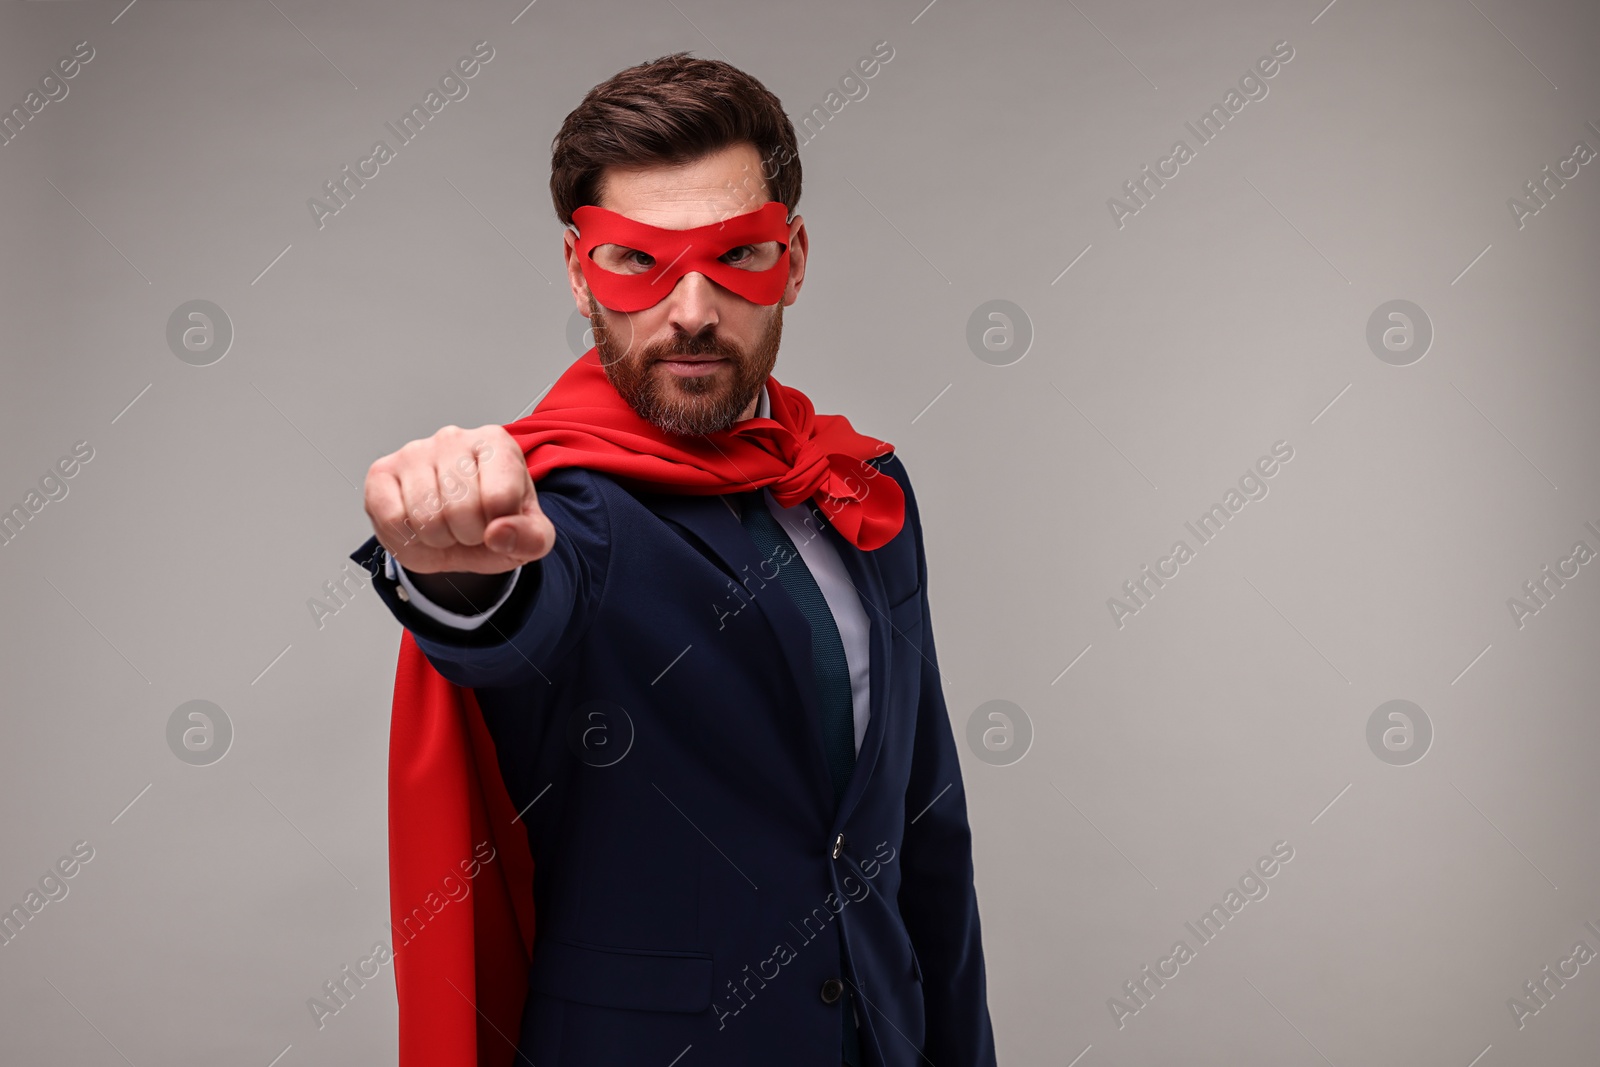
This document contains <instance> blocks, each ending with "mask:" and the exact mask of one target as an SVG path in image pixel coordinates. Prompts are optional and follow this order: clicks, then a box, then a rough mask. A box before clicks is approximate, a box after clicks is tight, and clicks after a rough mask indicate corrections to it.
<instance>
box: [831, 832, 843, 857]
mask: <svg viewBox="0 0 1600 1067" xmlns="http://www.w3.org/2000/svg"><path fill="white" fill-rule="evenodd" d="M842 852H844V835H843V834H840V835H839V836H838V837H836V838H834V840H833V858H834V859H838V858H839V855H840V854H841V853H842Z"/></svg>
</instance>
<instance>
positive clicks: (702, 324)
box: [667, 270, 721, 337]
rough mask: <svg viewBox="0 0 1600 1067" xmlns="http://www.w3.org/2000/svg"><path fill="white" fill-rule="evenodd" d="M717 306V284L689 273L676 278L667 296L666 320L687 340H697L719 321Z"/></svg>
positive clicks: (693, 272)
mask: <svg viewBox="0 0 1600 1067" xmlns="http://www.w3.org/2000/svg"><path fill="white" fill-rule="evenodd" d="M717 303H718V294H717V284H716V283H715V282H713V281H712V280H711V279H710V278H707V277H706V276H705V275H704V274H701V273H700V272H699V271H697V270H696V271H690V272H689V273H688V274H685V275H684V276H683V277H682V278H679V279H678V284H677V285H676V286H674V287H673V289H672V292H671V293H670V294H668V296H667V321H668V323H669V324H670V325H672V326H674V327H677V328H678V329H680V330H682V331H683V332H684V333H686V334H688V335H689V336H690V337H697V336H699V335H700V334H701V333H703V332H704V331H705V330H706V328H707V327H710V326H715V325H717V323H718V322H719V321H720V318H721V316H720V315H719V314H718V313H717Z"/></svg>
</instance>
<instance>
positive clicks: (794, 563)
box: [739, 489, 861, 1067]
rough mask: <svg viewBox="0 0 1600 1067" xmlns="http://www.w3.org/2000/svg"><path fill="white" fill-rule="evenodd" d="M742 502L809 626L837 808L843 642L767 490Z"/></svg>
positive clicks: (846, 683) (841, 772)
mask: <svg viewBox="0 0 1600 1067" xmlns="http://www.w3.org/2000/svg"><path fill="white" fill-rule="evenodd" d="M739 497H740V499H739V503H740V506H741V508H742V509H743V510H742V512H741V515H740V521H741V522H742V523H743V524H744V528H745V529H746V530H748V531H749V533H750V539H751V540H752V541H754V542H755V544H756V548H757V549H759V550H760V551H761V558H762V559H763V560H770V561H771V563H770V565H769V566H767V567H766V568H764V569H763V576H764V575H765V572H766V571H770V570H771V569H772V568H773V567H777V568H778V583H779V584H780V585H781V586H783V589H784V591H785V592H787V593H788V594H789V599H791V600H793V601H794V603H795V606H796V607H797V608H799V609H800V612H801V614H803V615H804V616H805V617H806V622H808V623H810V624H811V669H812V671H813V673H815V674H816V676H817V697H818V699H820V700H821V701H822V742H823V748H824V750H825V751H826V753H827V757H828V774H829V775H830V776H831V777H832V779H833V803H834V807H835V808H837V807H838V805H839V798H840V797H841V796H843V795H844V787H845V786H846V785H847V784H848V783H849V781H850V772H851V771H852V770H853V769H854V768H855V763H856V725H855V701H854V699H853V697H852V694H851V691H850V665H849V663H848V662H847V661H846V659H845V655H844V640H843V638H841V637H840V636H839V626H838V623H836V622H835V621H834V618H833V611H832V609H830V608H829V607H828V601H827V598H825V597H824V596H823V595H822V589H821V588H820V587H819V586H818V585H817V580H816V578H815V577H814V576H813V575H812V573H811V569H810V568H809V567H807V566H806V564H805V560H803V559H801V558H800V550H799V549H798V548H796V547H795V544H794V541H793V540H791V539H790V537H789V535H788V533H787V532H785V530H784V528H783V526H782V524H780V523H779V522H778V520H777V519H776V518H774V517H773V514H772V512H771V511H770V510H769V509H768V508H767V502H766V498H765V494H764V490H760V489H757V490H755V491H753V492H749V493H741V494H740V495H739ZM780 561H783V562H781V563H780ZM842 936H843V935H842V934H841V937H842ZM853 1000H854V998H853V997H852V996H851V994H850V993H849V991H848V990H847V991H846V992H845V995H844V997H843V998H842V999H841V1002H840V1006H841V1007H842V1008H843V1009H844V1035H843V1041H844V1045H843V1055H844V1062H845V1063H846V1064H848V1065H849V1067H857V1065H858V1064H860V1062H861V1038H860V1035H859V1034H858V1033H857V1032H856V1022H855V1010H854V1008H853V1007H852V1001H853Z"/></svg>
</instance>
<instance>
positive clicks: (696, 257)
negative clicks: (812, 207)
mask: <svg viewBox="0 0 1600 1067" xmlns="http://www.w3.org/2000/svg"><path fill="white" fill-rule="evenodd" d="M788 215H789V209H788V208H786V207H784V205H783V204H782V203H780V202H778V201H776V200H772V201H768V202H767V203H765V204H762V205H761V206H760V207H759V208H757V209H756V210H754V211H747V212H745V213H744V214H743V215H734V216H733V217H732V218H728V219H723V220H722V221H721V222H713V223H711V224H710V225H709V226H696V227H695V228H693V229H689V230H665V229H662V228H661V227H659V226H651V225H648V224H647V223H643V222H640V221H638V220H637V219H630V218H628V217H627V216H626V215H619V214H617V213H616V212H615V211H610V210H607V209H606V208H603V207H596V206H594V205H592V204H586V205H584V206H583V207H580V208H578V209H577V210H575V211H574V212H573V213H572V219H573V221H574V222H575V223H576V224H577V226H578V240H577V246H576V247H577V250H578V255H579V256H580V257H582V258H581V259H580V260H579V263H580V265H581V266H582V268H583V277H584V280H585V281H587V282H588V283H589V290H590V292H592V293H593V294H594V298H595V299H596V300H597V301H599V302H600V303H601V304H602V305H604V306H605V307H608V308H614V309H615V310H617V311H643V310H644V309H645V308H648V307H654V306H655V305H656V304H658V303H660V302H661V298H662V297H664V296H666V295H667V294H668V293H670V292H672V289H673V287H674V286H676V285H677V284H678V279H679V278H682V277H683V276H684V275H685V274H688V273H690V272H691V271H699V272H700V273H701V274H704V275H705V276H706V277H707V278H710V279H711V280H712V281H714V282H716V283H717V284H718V285H720V286H722V287H723V288H724V289H727V290H730V291H731V292H734V293H737V294H738V295H739V296H742V297H744V298H745V299H746V300H748V301H750V302H751V303H753V304H762V305H769V306H770V305H772V304H776V303H777V302H778V301H779V300H781V299H782V298H783V290H784V288H785V286H787V285H788V282H789V223H788ZM766 241H776V242H777V243H778V245H779V247H780V248H782V250H783V251H782V253H781V254H780V255H779V256H778V261H777V262H776V263H775V264H773V265H772V266H771V267H768V268H767V269H765V270H752V269H751V268H749V267H740V266H737V265H735V264H732V263H724V262H723V261H722V258H721V257H723V256H725V255H727V254H728V253H729V252H730V251H732V250H733V249H735V248H739V247H740V246H742V245H759V244H762V243H763V242H766ZM608 244H615V245H621V246H622V247H624V248H627V249H632V250H635V251H639V252H643V253H645V254H646V255H648V256H650V257H652V258H653V259H654V260H655V263H654V265H652V266H650V267H648V268H646V269H644V270H641V271H639V272H638V273H637V274H619V273H617V272H616V271H610V270H606V269H605V268H604V267H602V266H600V264H598V263H596V262H595V261H594V259H593V255H594V250H595V249H596V248H599V247H600V246H602V245H608Z"/></svg>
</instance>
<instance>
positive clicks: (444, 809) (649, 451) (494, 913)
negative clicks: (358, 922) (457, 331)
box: [389, 348, 905, 1067]
mask: <svg viewBox="0 0 1600 1067" xmlns="http://www.w3.org/2000/svg"><path fill="white" fill-rule="evenodd" d="M767 395H768V399H769V401H770V406H771V417H770V418H764V419H747V420H745V421H744V422H741V423H739V424H738V425H737V426H736V427H735V428H732V429H728V430H724V431H722V432H721V433H716V434H710V435H707V436H705V437H680V436H676V435H671V434H666V433H663V432H662V431H660V430H658V429H657V428H656V427H655V426H654V425H652V424H651V423H649V422H648V421H646V420H645V419H643V418H641V417H640V416H639V415H638V414H636V413H635V412H634V411H633V409H632V408H630V407H629V406H628V405H627V403H626V402H625V401H624V400H623V399H622V397H621V396H620V395H619V394H618V393H617V391H616V389H614V388H613V387H612V385H611V383H610V381H609V380H608V379H607V378H606V376H605V371H604V369H603V368H602V367H601V365H600V362H599V356H598V354H597V352H596V350H595V349H593V348H591V349H590V350H589V351H588V352H586V353H584V354H583V355H582V356H580V357H579V358H578V359H577V360H575V361H574V362H573V363H572V365H571V366H569V367H568V368H567V370H566V371H565V372H564V373H563V374H562V375H561V377H560V378H558V379H557V380H556V383H555V385H554V386H553V387H552V388H551V390H550V393H549V395H548V396H546V397H545V398H544V400H542V401H541V402H540V403H539V404H538V405H537V406H536V407H535V408H534V409H533V411H532V412H531V413H530V414H529V415H528V416H526V417H525V418H522V419H519V420H517V421H516V422H513V423H510V424H509V425H507V426H506V427H505V428H506V430H507V431H508V432H509V433H510V434H511V435H512V437H513V438H514V439H515V440H516V441H517V443H518V445H520V446H521V448H522V450H523V454H524V457H525V458H526V459H527V463H528V472H529V474H530V475H531V476H532V478H533V480H534V481H535V483H537V482H538V480H539V479H540V478H541V477H543V476H544V474H545V473H546V472H548V471H551V470H554V469H555V468H557V467H587V468H589V469H592V470H598V471H603V472H605V473H607V474H610V475H612V476H613V477H615V478H616V479H617V480H618V481H619V482H621V483H623V484H625V485H628V486H631V487H636V488H639V489H645V490H650V491H655V492H675V493H688V494H691V495H707V494H717V493H736V492H741V491H745V490H750V489H756V488H759V487H762V486H766V487H769V488H770V489H771V490H772V493H773V496H774V497H775V498H776V499H777V501H778V503H779V504H782V505H784V506H786V507H788V506H792V505H794V504H798V503H800V502H801V501H803V500H807V499H815V501H816V503H817V505H818V506H819V507H821V508H822V509H823V511H824V513H825V514H826V515H827V516H828V518H829V521H830V522H831V523H832V524H833V526H834V527H835V528H836V529H837V530H838V531H839V533H840V534H841V535H843V536H844V538H845V539H846V540H847V541H849V542H850V543H851V544H853V545H856V546H857V547H858V548H861V549H863V550H866V551H870V550H872V549H875V548H878V547H880V546H881V545H883V544H885V543H887V542H888V541H889V540H890V539H892V538H893V537H894V536H895V535H896V534H898V533H899V532H900V528H901V526H902V525H903V524H904V521H905V496H904V494H903V493H902V492H901V490H900V486H899V484H898V483H897V482H895V480H894V479H893V478H881V479H879V480H877V481H876V482H873V479H875V478H877V472H876V471H875V470H874V469H872V468H870V467H868V466H867V465H866V464H865V462H864V461H865V460H867V459H869V458H871V457H873V456H879V455H883V454H884V453H886V452H888V451H890V449H891V447H892V446H890V445H889V443H888V442H886V441H878V440H876V439H874V438H871V437H868V436H866V435H864V434H859V433H857V432H856V431H855V430H854V429H853V428H852V427H851V425H850V422H849V420H847V419H846V418H845V417H844V416H842V415H818V414H816V413H815V410H814V409H813V407H812V405H811V401H810V399H809V398H808V397H806V395H805V394H804V393H802V392H800V391H799V390H798V389H793V388H790V387H788V386H784V385H780V384H779V383H778V381H777V379H776V378H773V377H771V376H768V378H767ZM869 483H872V484H869ZM533 910H534V909H533V857H532V855H531V853H530V851H529V848H528V840H527V835H526V832H525V830H524V827H523V826H522V824H521V822H520V820H519V819H518V818H517V811H516V809H515V808H514V807H513V805H512V803H511V799H510V796H509V795H508V794H507V792H506V788H505V783H504V782H503V781H502V780H501V777H500V768H499V764H498V763H497V762H496V759H495V748H494V742H493V740H492V739H491V738H490V736H489V732H488V729H487V727H486V726H485V725H484V721H483V713H482V711H481V709H480V708H479V707H478V702H477V698H476V697H475V696H474V695H473V691H472V690H471V689H466V688H462V687H460V686H457V685H454V684H453V683H451V682H449V681H447V680H446V679H445V678H444V677H443V676H441V675H440V674H439V673H438V672H437V671H436V670H434V668H433V664H431V663H430V662H429V661H428V658H427V657H426V656H425V655H424V654H423V652H422V650H421V649H420V648H418V647H417V643H416V641H415V640H414V639H413V637H412V635H411V632H410V631H409V630H408V631H405V632H404V633H403V634H402V636H401V639H400V660H399V665H398V668H397V670H396V672H395V684H394V708H393V717H392V720H391V724H390V732H389V911H390V918H391V928H392V930H393V931H394V934H395V940H394V971H395V992H396V994H397V996H398V999H399V1002H400V1067H487V1065H494V1067H510V1065H511V1063H512V1061H513V1060H514V1059H515V1057H516V1043H517V1038H518V1036H519V1031H520V1029H521V1021H522V1009H523V1004H524V1002H525V1000H526V998H527V991H528V988H527V979H528V964H529V961H530V960H531V959H532V955H533V931H534V916H533Z"/></svg>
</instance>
